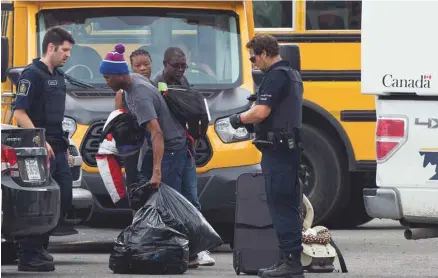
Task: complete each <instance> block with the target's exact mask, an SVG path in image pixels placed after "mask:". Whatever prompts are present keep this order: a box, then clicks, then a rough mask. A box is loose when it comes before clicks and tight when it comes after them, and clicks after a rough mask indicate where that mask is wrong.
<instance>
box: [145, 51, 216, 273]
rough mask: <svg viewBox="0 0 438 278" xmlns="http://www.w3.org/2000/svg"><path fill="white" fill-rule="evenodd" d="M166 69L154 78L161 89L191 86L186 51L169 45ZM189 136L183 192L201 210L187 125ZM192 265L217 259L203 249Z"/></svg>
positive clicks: (192, 261) (165, 53)
mask: <svg viewBox="0 0 438 278" xmlns="http://www.w3.org/2000/svg"><path fill="white" fill-rule="evenodd" d="M163 65H164V69H163V70H162V71H161V72H159V73H158V74H157V75H156V76H155V78H154V79H153V83H154V84H155V85H156V86H158V88H159V89H160V87H162V86H160V83H165V84H166V85H165V86H166V87H167V86H168V85H170V86H182V87H185V88H190V83H189V81H188V80H187V78H186V77H185V76H184V73H185V70H186V69H187V67H188V66H187V58H186V55H185V53H184V52H183V51H182V50H181V48H178V47H169V48H167V49H166V51H165V52H164V60H163ZM184 129H185V130H186V136H187V145H188V149H187V152H186V154H185V155H184V158H183V159H184V161H183V164H182V165H183V169H182V170H183V175H182V184H181V194H182V195H183V196H184V197H186V199H187V200H189V201H190V202H191V203H192V204H193V205H194V206H195V207H196V208H197V209H198V210H199V211H201V204H200V203H199V200H198V177H197V175H196V163H195V159H194V145H195V142H194V141H193V140H191V139H190V136H189V135H188V132H187V127H184ZM190 261H191V265H192V264H195V265H196V264H199V265H201V266H211V265H214V264H215V260H214V259H213V258H212V257H211V256H210V255H209V252H208V251H202V252H200V253H199V254H198V255H197V256H196V255H193V256H191V258H190Z"/></svg>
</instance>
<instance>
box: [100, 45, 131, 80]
mask: <svg viewBox="0 0 438 278" xmlns="http://www.w3.org/2000/svg"><path fill="white" fill-rule="evenodd" d="M123 53H125V46H124V45H123V44H118V45H116V46H115V47H114V51H111V52H108V54H107V55H106V57H105V59H104V60H103V61H102V63H100V73H101V74H104V75H122V74H129V69H128V64H127V63H126V61H125V58H123Z"/></svg>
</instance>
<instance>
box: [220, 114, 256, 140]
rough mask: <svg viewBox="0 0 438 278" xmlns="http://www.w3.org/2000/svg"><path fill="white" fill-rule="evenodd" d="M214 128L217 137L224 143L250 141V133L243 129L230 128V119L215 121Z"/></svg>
mask: <svg viewBox="0 0 438 278" xmlns="http://www.w3.org/2000/svg"><path fill="white" fill-rule="evenodd" d="M214 128H215V130H216V133H217V135H218V136H219V138H220V139H221V140H222V142H224V143H234V142H239V141H246V140H250V139H251V137H250V133H249V132H248V131H247V130H246V128H244V127H239V128H238V129H234V128H233V127H232V126H231V123H230V119H229V118H228V117H227V118H222V119H219V120H217V121H216V123H215V125H214Z"/></svg>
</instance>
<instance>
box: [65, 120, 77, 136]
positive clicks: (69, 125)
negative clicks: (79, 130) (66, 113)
mask: <svg viewBox="0 0 438 278" xmlns="http://www.w3.org/2000/svg"><path fill="white" fill-rule="evenodd" d="M62 129H63V130H64V131H67V132H68V138H69V139H70V138H71V137H72V136H73V134H74V133H75V131H76V121H75V120H73V119H72V118H69V117H64V120H63V121H62Z"/></svg>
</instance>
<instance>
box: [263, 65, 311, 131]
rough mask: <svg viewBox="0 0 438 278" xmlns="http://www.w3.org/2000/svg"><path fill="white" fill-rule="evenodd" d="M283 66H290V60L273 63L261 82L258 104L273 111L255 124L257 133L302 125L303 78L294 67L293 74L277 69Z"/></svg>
mask: <svg viewBox="0 0 438 278" xmlns="http://www.w3.org/2000/svg"><path fill="white" fill-rule="evenodd" d="M282 66H283V67H284V66H285V67H289V62H288V61H285V60H280V61H278V62H276V63H275V64H273V65H272V66H271V67H270V68H269V69H268V70H267V71H266V72H265V74H264V76H263V79H262V82H261V83H260V87H259V89H258V92H257V100H256V104H259V105H267V106H269V107H270V108H271V113H270V115H269V116H268V117H267V118H266V119H265V120H264V121H263V122H261V123H259V124H256V125H255V131H256V133H262V134H263V133H265V132H268V131H278V130H290V129H292V128H299V127H301V105H302V94H303V89H302V80H301V77H300V76H299V74H298V72H297V71H295V70H293V69H291V74H292V75H291V76H289V74H288V73H287V72H286V71H284V70H275V69H278V67H282Z"/></svg>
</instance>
